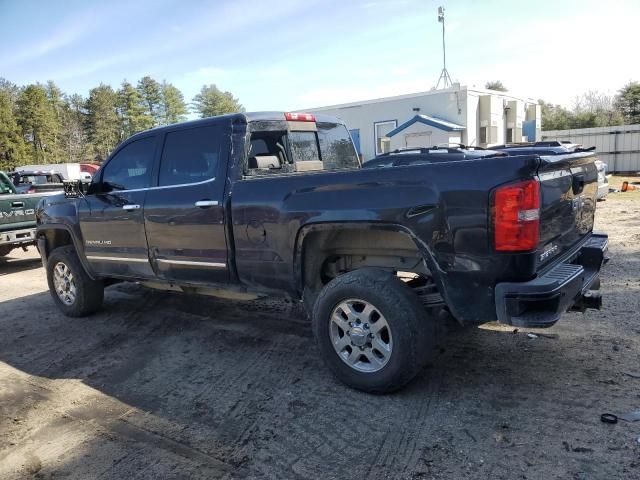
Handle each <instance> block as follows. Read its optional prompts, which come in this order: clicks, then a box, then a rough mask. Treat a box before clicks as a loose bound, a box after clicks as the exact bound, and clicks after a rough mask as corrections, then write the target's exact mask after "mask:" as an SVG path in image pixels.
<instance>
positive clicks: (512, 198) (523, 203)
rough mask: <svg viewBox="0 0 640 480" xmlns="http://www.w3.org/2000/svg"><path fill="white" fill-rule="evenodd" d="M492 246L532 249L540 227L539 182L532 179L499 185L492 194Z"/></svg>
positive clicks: (510, 250)
mask: <svg viewBox="0 0 640 480" xmlns="http://www.w3.org/2000/svg"><path fill="white" fill-rule="evenodd" d="M494 209H495V210H494V232H495V248H496V250H499V251H505V252H514V251H525V250H533V249H534V248H536V246H537V245H538V231H539V227H540V183H538V181H536V180H527V181H526V182H519V183H513V184H511V185H505V186H503V187H499V188H498V189H497V190H496V191H495V197H494Z"/></svg>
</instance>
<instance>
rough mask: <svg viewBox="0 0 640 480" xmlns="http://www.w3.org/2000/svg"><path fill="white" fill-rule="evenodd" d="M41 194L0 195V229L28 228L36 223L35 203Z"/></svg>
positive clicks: (4, 230)
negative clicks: (35, 195)
mask: <svg viewBox="0 0 640 480" xmlns="http://www.w3.org/2000/svg"><path fill="white" fill-rule="evenodd" d="M41 197H42V195H38V196H37V197H34V196H31V195H19V194H18V195H14V194H11V195H2V196H0V231H3V232H6V231H10V230H16V229H21V228H28V227H31V226H35V224H36V211H35V205H36V204H37V202H38V201H39V200H40V198H41Z"/></svg>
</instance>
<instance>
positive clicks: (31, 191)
mask: <svg viewBox="0 0 640 480" xmlns="http://www.w3.org/2000/svg"><path fill="white" fill-rule="evenodd" d="M27 193H36V189H35V188H34V187H29V190H27Z"/></svg>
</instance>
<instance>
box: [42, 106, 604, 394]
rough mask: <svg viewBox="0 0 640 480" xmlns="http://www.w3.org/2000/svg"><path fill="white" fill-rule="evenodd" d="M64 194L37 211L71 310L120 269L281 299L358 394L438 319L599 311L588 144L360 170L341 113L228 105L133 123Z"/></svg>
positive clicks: (91, 305) (406, 364)
mask: <svg viewBox="0 0 640 480" xmlns="http://www.w3.org/2000/svg"><path fill="white" fill-rule="evenodd" d="M66 189H67V192H66V194H65V195H64V196H63V195H58V196H54V197H48V198H47V199H45V200H44V201H43V202H41V204H40V205H39V208H38V210H37V219H38V230H37V235H38V246H39V250H40V253H41V255H42V260H43V263H44V265H45V267H46V270H47V278H48V282H49V287H50V290H51V294H52V297H53V299H54V301H55V303H56V304H57V305H58V307H59V308H60V309H61V310H62V311H63V312H64V313H65V314H67V315H69V316H83V315H87V314H90V313H92V312H94V311H96V310H97V309H99V308H100V306H101V304H102V301H103V290H104V287H105V286H107V285H109V284H112V283H114V282H118V281H137V282H142V283H143V284H146V285H148V286H149V287H153V288H160V289H165V290H176V291H180V292H187V293H198V294H209V295H217V296H222V297H225V298H232V299H238V300H242V299H252V298H256V297H259V296H265V295H284V296H287V297H289V298H292V299H295V300H302V301H303V302H304V304H305V306H306V308H307V311H309V312H310V315H311V327H312V328H313V332H314V334H315V338H316V341H317V344H318V347H319V349H320V352H321V353H322V355H323V358H324V359H325V361H326V363H327V364H328V366H329V367H330V368H331V369H332V370H333V372H334V373H335V374H336V376H337V377H338V378H339V379H341V380H342V381H343V382H345V383H347V384H348V385H350V386H352V387H355V388H358V389H361V390H365V391H372V392H386V391H392V390H395V389H398V388H400V387H401V386H403V385H404V384H406V383H407V382H408V381H410V380H411V379H412V378H413V377H414V375H415V374H416V373H417V372H418V371H419V369H420V367H421V366H422V365H423V364H424V362H425V359H426V358H427V354H428V352H429V351H430V350H431V347H432V346H433V345H434V342H435V337H436V332H438V331H440V328H439V325H440V323H441V322H449V321H451V320H452V319H454V320H455V321H457V322H458V323H459V324H461V325H477V324H480V323H485V322H489V321H494V320H499V321H500V322H504V323H507V324H511V325H519V326H529V327H547V326H551V325H553V324H554V323H555V322H556V321H557V320H558V319H559V318H560V316H561V314H562V313H563V312H565V311H566V310H568V309H570V308H577V309H584V308H590V307H593V308H597V307H599V305H600V302H599V300H600V297H599V294H598V292H597V291H596V290H597V289H598V288H599V276H598V274H599V270H600V267H601V265H602V264H603V263H604V260H605V252H606V250H607V236H606V235H598V234H594V233H592V227H593V219H594V212H595V208H596V201H595V196H596V189H597V172H596V168H595V165H594V163H593V157H592V156H591V155H590V154H575V155H566V156H562V157H561V158H550V157H543V156H539V155H515V156H505V155H504V154H500V155H495V156H491V155H488V156H481V157H473V156H463V158H459V157H455V158H453V159H452V160H451V161H438V162H425V161H418V162H413V163H411V162H410V163H409V164H407V165H396V166H392V167H389V168H383V167H378V168H362V166H361V165H360V162H359V159H358V156H357V154H356V152H355V149H354V147H353V143H352V141H351V139H350V137H349V133H348V130H347V129H346V127H345V126H344V124H343V123H342V122H341V121H339V120H337V119H335V118H332V117H327V116H322V115H315V116H314V115H310V114H297V113H239V114H232V115H224V116H219V117H213V118H208V119H203V120H197V121H193V122H187V123H183V124H178V125H172V126H168V127H162V128H157V129H154V130H149V131H146V132H142V133H139V134H136V135H134V136H133V137H131V138H130V139H128V140H126V141H125V142H124V143H122V144H121V145H120V146H119V147H118V148H117V149H116V150H115V151H114V152H113V153H112V155H111V156H110V158H109V159H108V160H107V161H106V162H105V163H104V165H103V166H102V168H101V169H100V171H99V172H97V173H96V175H95V176H94V178H93V181H92V183H91V184H90V185H89V186H88V187H87V188H86V189H85V187H84V186H83V185H82V184H80V183H79V182H75V183H74V182H70V183H68V184H67V185H66Z"/></svg>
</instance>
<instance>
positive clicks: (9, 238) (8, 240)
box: [0, 172, 50, 257]
mask: <svg viewBox="0 0 640 480" xmlns="http://www.w3.org/2000/svg"><path fill="white" fill-rule="evenodd" d="M47 195H50V193H35V194H26V193H25V194H19V193H17V192H16V188H15V187H14V185H13V183H12V182H11V180H9V177H7V175H6V174H5V173H4V172H0V257H4V256H5V255H8V254H9V252H10V251H11V250H13V249H14V248H18V247H22V248H25V249H26V247H28V246H29V245H35V244H36V215H35V214H36V205H37V204H38V202H39V201H40V199H41V198H42V197H43V196H47Z"/></svg>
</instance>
